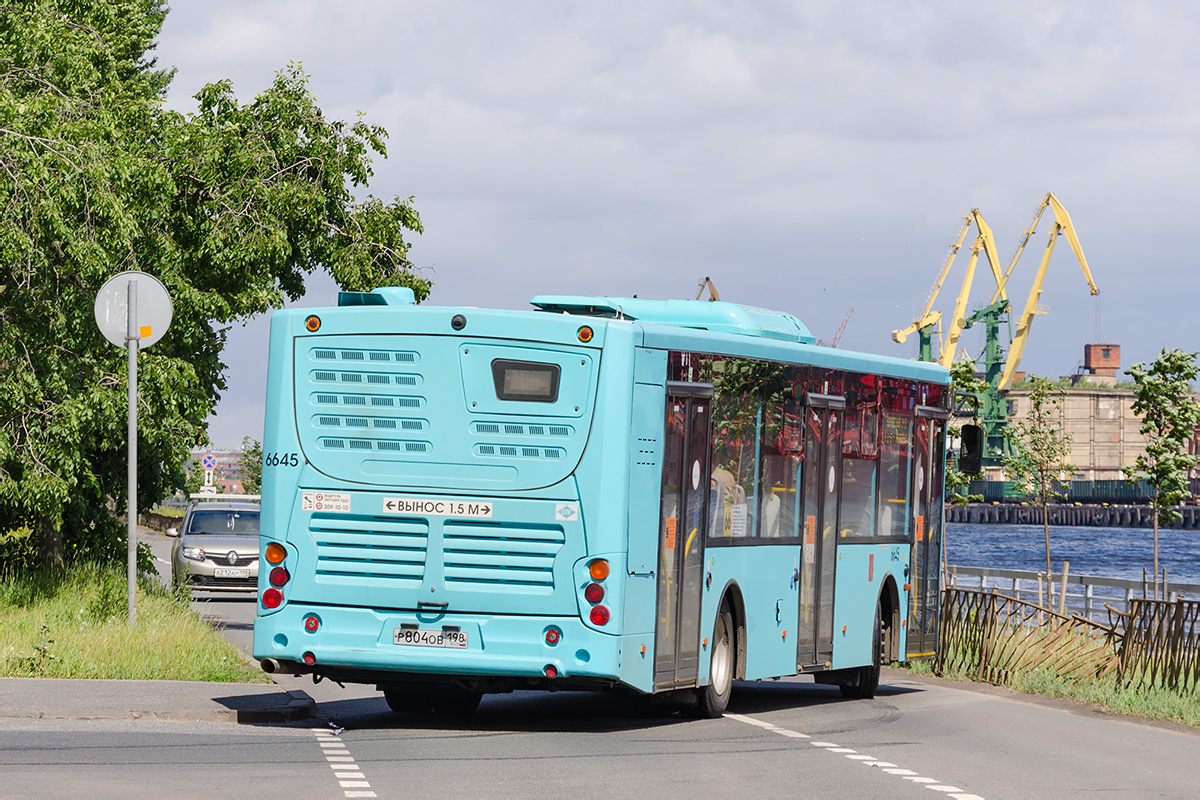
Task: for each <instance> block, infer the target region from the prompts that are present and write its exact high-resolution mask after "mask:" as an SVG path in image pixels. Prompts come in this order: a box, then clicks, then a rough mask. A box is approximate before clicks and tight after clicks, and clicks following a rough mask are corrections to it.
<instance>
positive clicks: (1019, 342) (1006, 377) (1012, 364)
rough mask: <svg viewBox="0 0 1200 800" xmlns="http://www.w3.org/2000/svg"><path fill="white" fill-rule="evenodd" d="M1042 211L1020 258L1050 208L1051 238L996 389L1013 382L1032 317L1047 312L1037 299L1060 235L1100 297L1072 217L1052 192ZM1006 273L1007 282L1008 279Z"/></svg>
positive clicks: (1019, 250)
mask: <svg viewBox="0 0 1200 800" xmlns="http://www.w3.org/2000/svg"><path fill="white" fill-rule="evenodd" d="M1038 205H1039V208H1038V211H1037V213H1036V214H1035V216H1034V218H1033V224H1032V225H1031V226H1030V228H1029V230H1027V231H1026V232H1025V239H1024V241H1023V242H1022V243H1021V246H1020V248H1018V250H1017V256H1019V255H1020V254H1021V250H1022V249H1024V247H1025V242H1028V241H1029V237H1030V236H1031V235H1032V234H1033V231H1034V229H1036V228H1037V223H1038V220H1039V219H1041V216H1042V212H1043V211H1045V210H1046V207H1047V206H1049V207H1050V209H1051V210H1053V212H1054V225H1053V227H1051V229H1050V239H1049V241H1048V242H1046V250H1045V251H1044V252H1043V253H1042V263H1041V265H1040V266H1039V267H1038V271H1037V276H1036V277H1035V278H1034V280H1033V287H1032V288H1031V289H1030V291H1029V298H1028V299H1027V300H1026V301H1025V309H1024V310H1023V311H1022V312H1021V319H1020V321H1019V322H1018V323H1017V332H1016V334H1015V335H1014V336H1013V340H1012V343H1011V344H1010V345H1009V348H1008V358H1007V359H1005V362H1004V372H1003V373H1002V374H1001V376H1000V383H999V384H998V385H997V386H996V389H997V390H1000V389H1003V388H1004V387H1005V386H1007V385H1008V382H1009V381H1010V380H1012V376H1013V374H1014V373H1015V372H1016V371H1017V367H1018V366H1019V365H1020V363H1021V356H1022V355H1023V354H1024V352H1025V344H1026V342H1027V341H1028V340H1029V328H1030V326H1032V324H1033V318H1034V316H1036V315H1037V314H1044V313H1046V312H1044V311H1039V310H1038V299H1039V298H1041V296H1042V286H1043V285H1044V284H1045V282H1046V268H1047V267H1048V266H1049V265H1050V256H1051V255H1052V254H1053V253H1054V244H1055V242H1056V241H1057V240H1058V237H1059V235H1060V234H1061V235H1065V236H1066V237H1067V242H1069V243H1070V245H1071V250H1072V251H1073V252H1074V253H1075V260H1076V261H1078V262H1079V266H1080V268H1082V269H1083V277H1084V278H1086V279H1087V283H1088V288H1089V289H1090V290H1091V293H1092V294H1093V295H1098V294H1100V290H1099V289H1098V288H1097V287H1096V281H1095V280H1093V279H1092V271H1091V270H1090V269H1088V263H1087V258H1085V257H1084V255H1083V247H1082V246H1081V245H1080V244H1079V236H1078V235H1076V233H1075V225H1074V223H1072V222H1071V215H1070V214H1068V213H1067V210H1066V209H1065V208H1063V206H1062V203H1060V202H1059V201H1058V198H1057V197H1055V196H1054V193H1053V192H1048V193H1047V194H1046V198H1045V199H1044V200H1042V201H1040V202H1039V203H1038ZM1017 256H1014V257H1013V263H1012V264H1011V265H1010V266H1009V268H1008V273H1011V272H1012V268H1013V266H1015V265H1016V258H1017ZM1008 273H1006V274H1005V279H1007V277H1008Z"/></svg>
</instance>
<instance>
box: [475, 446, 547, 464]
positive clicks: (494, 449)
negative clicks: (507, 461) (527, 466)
mask: <svg viewBox="0 0 1200 800" xmlns="http://www.w3.org/2000/svg"><path fill="white" fill-rule="evenodd" d="M473 452H474V453H475V455H477V456H492V457H500V458H541V459H551V460H558V459H562V458H566V457H567V451H566V450H563V449H562V448H561V447H524V446H522V447H515V446H513V445H507V444H477V445H475V447H474V448H473Z"/></svg>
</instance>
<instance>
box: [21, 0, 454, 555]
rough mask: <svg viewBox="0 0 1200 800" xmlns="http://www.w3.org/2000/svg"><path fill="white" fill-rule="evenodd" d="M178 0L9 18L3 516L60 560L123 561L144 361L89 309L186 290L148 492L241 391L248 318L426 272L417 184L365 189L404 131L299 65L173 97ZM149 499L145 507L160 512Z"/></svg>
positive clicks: (150, 377)
mask: <svg viewBox="0 0 1200 800" xmlns="http://www.w3.org/2000/svg"><path fill="white" fill-rule="evenodd" d="M166 13H167V8H166V4H165V2H164V0H89V1H88V2H82V0H37V1H36V2H24V3H14V4H9V5H8V6H6V7H5V8H4V9H3V10H2V11H0V197H2V198H4V199H3V201H0V321H2V323H3V324H0V531H3V530H15V529H18V528H20V527H22V526H24V525H27V526H28V527H30V528H31V529H32V530H33V531H34V535H35V537H36V539H37V541H38V543H39V549H40V554H41V560H42V563H44V564H46V565H48V566H51V567H60V566H61V565H62V564H63V563H64V558H70V557H72V556H75V555H77V554H86V555H87V556H89V557H93V558H101V559H114V560H119V559H120V558H121V557H122V556H123V540H124V532H123V530H122V526H121V524H120V523H119V522H117V520H116V518H115V516H114V513H113V512H116V513H121V512H123V511H124V507H125V505H126V497H125V492H126V486H125V484H126V479H125V470H126V466H125V453H126V442H125V439H126V433H125V424H126V423H125V415H126V399H125V392H126V390H125V381H126V375H125V371H126V357H125V355H124V353H122V352H121V351H120V350H118V349H117V348H114V347H112V346H111V345H109V344H108V343H107V342H106V341H105V340H104V339H103V338H102V337H101V336H100V334H99V332H98V331H97V329H96V325H95V322H94V320H93V318H92V303H93V299H94V297H95V295H96V292H97V290H98V289H99V288H100V286H102V285H103V283H104V282H105V280H107V279H108V278H109V277H111V276H112V275H114V274H116V273H118V272H120V271H122V270H131V269H138V270H143V271H145V272H148V273H150V274H152V275H155V276H156V277H157V278H159V280H161V281H162V282H163V283H164V284H165V285H166V286H167V289H168V290H169V291H170V293H171V295H172V298H173V302H174V319H173V321H172V325H171V329H170V331H169V332H168V333H167V335H166V336H165V337H164V338H163V339H162V340H161V341H160V342H158V343H157V344H156V345H155V346H154V347H153V348H151V349H149V350H147V351H146V352H145V354H144V355H143V356H141V357H140V359H139V373H140V374H139V384H140V386H139V388H140V390H141V392H140V398H139V412H138V420H139V432H138V435H139V463H138V467H137V468H138V487H139V494H138V500H139V505H140V506H141V507H142V509H144V508H146V507H148V506H149V505H151V504H152V503H154V502H156V501H158V500H159V499H160V498H161V497H163V496H164V495H166V494H169V493H171V492H172V491H174V490H176V489H177V488H180V487H182V486H183V484H184V474H185V464H186V462H187V460H188V451H189V448H190V447H191V446H193V445H195V444H196V443H197V442H199V441H201V440H203V438H204V429H205V423H204V420H205V418H206V417H207V416H208V415H209V413H210V412H211V411H212V409H213V408H214V406H215V404H216V402H217V400H218V399H219V398H220V395H221V392H222V391H223V390H224V389H225V388H226V386H225V379H224V377H223V370H224V364H223V363H222V361H221V353H222V349H223V346H224V343H225V332H226V330H227V329H228V328H229V326H230V325H231V324H233V323H234V322H236V321H238V320H242V319H245V318H247V317H249V316H252V315H255V314H259V313H262V312H264V311H266V310H268V309H271V308H275V307H279V306H281V305H282V304H283V302H284V301H285V299H288V298H291V299H295V298H298V297H299V296H300V295H301V294H302V293H303V290H304V278H305V276H306V275H308V274H310V273H311V272H313V271H314V270H316V269H324V270H328V271H329V272H330V273H331V274H332V276H333V278H334V279H335V280H336V281H337V282H338V283H339V284H340V285H341V286H342V287H343V288H345V289H349V290H367V289H371V288H374V287H375V286H379V285H389V284H391V285H408V286H411V287H412V288H413V289H414V291H415V293H416V295H417V297H418V299H422V298H423V297H425V296H426V295H427V294H428V291H429V288H430V283H429V281H427V280H426V279H424V278H422V277H421V276H420V275H419V274H418V273H417V272H416V271H415V270H414V269H413V267H412V264H411V263H410V262H409V260H408V256H407V253H408V242H407V241H406V239H405V236H406V235H408V233H409V232H420V231H421V223H420V218H419V217H418V215H417V212H416V210H415V209H414V208H413V207H412V204H411V202H410V199H401V198H394V199H392V200H390V201H384V200H380V199H377V198H375V197H372V196H371V195H369V194H366V193H365V188H366V186H367V183H368V180H369V178H370V177H371V175H372V172H371V159H372V157H373V156H375V155H379V156H386V150H385V145H384V142H385V137H386V132H385V131H384V130H383V129H382V128H379V127H377V126H371V125H368V124H367V123H366V122H364V121H363V120H362V119H359V120H357V121H355V122H353V123H345V122H341V121H335V120H329V119H326V118H325V117H324V116H323V114H322V112H321V109H320V107H319V106H318V105H317V102H316V99H315V98H314V96H313V95H312V93H311V91H310V90H309V89H308V85H307V78H306V76H305V75H304V74H303V72H302V71H301V70H300V68H299V67H298V66H295V65H293V66H291V67H288V68H287V69H285V70H283V71H281V72H280V73H279V74H278V75H277V76H276V78H275V81H274V83H273V84H272V85H271V86H270V87H268V88H267V89H266V90H264V91H263V92H261V93H260V94H259V95H258V96H257V97H255V98H254V99H253V100H252V101H250V102H248V103H244V104H243V103H240V102H239V101H238V100H237V99H236V97H235V96H234V93H233V88H232V86H231V85H230V83H229V82H228V81H222V82H218V83H215V84H211V85H208V86H206V87H204V88H203V89H202V90H201V91H200V93H199V94H198V95H197V100H198V101H199V107H198V110H197V111H196V112H194V113H190V114H180V113H177V112H174V111H171V110H168V109H166V108H165V107H164V105H163V100H164V97H165V93H166V90H167V87H168V85H169V84H170V81H171V79H172V76H173V73H172V71H170V70H164V69H159V68H157V67H156V66H155V63H154V61H153V60H152V59H151V58H149V53H150V51H151V50H152V48H153V43H154V38H155V37H156V36H157V35H158V31H159V29H160V27H161V25H162V22H163V19H164V18H165V15H166ZM142 509H139V510H142Z"/></svg>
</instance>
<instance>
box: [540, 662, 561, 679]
mask: <svg viewBox="0 0 1200 800" xmlns="http://www.w3.org/2000/svg"><path fill="white" fill-rule="evenodd" d="M542 672H544V673H546V677H547V678H557V677H558V667H556V666H554V665H553V664H547V665H546V667H545V669H543V670H542Z"/></svg>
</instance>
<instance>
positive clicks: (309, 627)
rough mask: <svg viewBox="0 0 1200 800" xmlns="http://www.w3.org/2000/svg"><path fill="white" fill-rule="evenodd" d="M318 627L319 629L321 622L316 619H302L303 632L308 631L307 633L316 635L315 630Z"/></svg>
mask: <svg viewBox="0 0 1200 800" xmlns="http://www.w3.org/2000/svg"><path fill="white" fill-rule="evenodd" d="M319 627H321V620H319V619H317V618H316V617H305V618H304V630H306V631H308V632H309V633H316V632H317V628H319Z"/></svg>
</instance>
